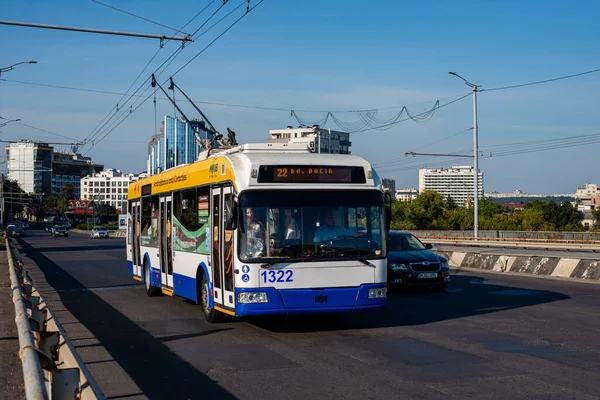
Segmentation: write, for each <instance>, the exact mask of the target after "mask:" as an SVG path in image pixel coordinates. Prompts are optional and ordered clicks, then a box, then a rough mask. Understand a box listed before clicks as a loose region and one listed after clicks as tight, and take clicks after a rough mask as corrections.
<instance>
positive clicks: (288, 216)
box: [285, 208, 300, 241]
mask: <svg viewBox="0 0 600 400" xmlns="http://www.w3.org/2000/svg"><path fill="white" fill-rule="evenodd" d="M285 226H286V230H285V240H292V241H293V240H300V227H299V226H298V223H297V222H296V220H295V219H294V214H293V212H292V210H291V209H289V208H288V209H286V210H285Z"/></svg>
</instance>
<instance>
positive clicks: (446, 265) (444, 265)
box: [440, 260, 450, 269]
mask: <svg viewBox="0 0 600 400" xmlns="http://www.w3.org/2000/svg"><path fill="white" fill-rule="evenodd" d="M440 266H441V267H442V269H450V266H449V265H448V260H446V261H442V262H441V263H440Z"/></svg>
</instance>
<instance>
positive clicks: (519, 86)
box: [479, 68, 600, 92]
mask: <svg viewBox="0 0 600 400" xmlns="http://www.w3.org/2000/svg"><path fill="white" fill-rule="evenodd" d="M595 72H600V68H597V69H593V70H591V71H585V72H580V73H577V74H572V75H565V76H560V77H558V78H551V79H545V80H543V81H535V82H528V83H521V84H517V85H510V86H502V87H497V88H491V89H485V88H480V89H479V91H480V92H492V91H494V90H505V89H516V88H521V87H525V86H532V85H540V84H542V83H548V82H555V81H560V80H563V79H570V78H575V77H577V76H582V75H588V74H593V73H595Z"/></svg>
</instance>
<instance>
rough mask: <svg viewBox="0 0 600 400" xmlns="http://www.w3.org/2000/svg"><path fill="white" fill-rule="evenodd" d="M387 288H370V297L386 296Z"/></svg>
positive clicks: (379, 297)
mask: <svg viewBox="0 0 600 400" xmlns="http://www.w3.org/2000/svg"><path fill="white" fill-rule="evenodd" d="M386 292H387V291H386V289H385V288H373V289H369V298H370V299H382V298H385V297H386Z"/></svg>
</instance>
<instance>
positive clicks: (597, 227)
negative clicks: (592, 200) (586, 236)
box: [592, 208, 600, 232]
mask: <svg viewBox="0 0 600 400" xmlns="http://www.w3.org/2000/svg"><path fill="white" fill-rule="evenodd" d="M592 215H593V216H594V218H595V219H596V222H595V223H594V226H593V227H592V229H593V230H594V232H600V208H597V209H595V210H592Z"/></svg>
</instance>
